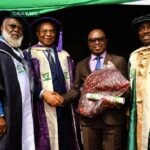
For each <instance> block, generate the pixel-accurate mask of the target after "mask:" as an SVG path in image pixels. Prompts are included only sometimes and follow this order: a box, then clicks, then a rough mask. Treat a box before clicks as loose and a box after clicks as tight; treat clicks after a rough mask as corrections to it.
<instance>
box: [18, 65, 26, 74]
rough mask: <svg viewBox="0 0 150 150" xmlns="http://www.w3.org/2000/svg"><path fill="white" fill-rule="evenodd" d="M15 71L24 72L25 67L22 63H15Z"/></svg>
mask: <svg viewBox="0 0 150 150" xmlns="http://www.w3.org/2000/svg"><path fill="white" fill-rule="evenodd" d="M17 72H18V73H22V72H25V69H24V67H23V66H22V65H17Z"/></svg>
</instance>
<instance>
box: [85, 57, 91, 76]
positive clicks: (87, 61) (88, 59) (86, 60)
mask: <svg viewBox="0 0 150 150" xmlns="http://www.w3.org/2000/svg"><path fill="white" fill-rule="evenodd" d="M90 59H91V56H89V57H87V58H86V59H85V68H86V70H87V72H88V74H90V73H92V71H91V69H90Z"/></svg>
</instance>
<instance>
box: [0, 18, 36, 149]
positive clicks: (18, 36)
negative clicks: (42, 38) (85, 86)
mask: <svg viewBox="0 0 150 150" xmlns="http://www.w3.org/2000/svg"><path fill="white" fill-rule="evenodd" d="M24 23H25V22H23V19H21V18H14V17H6V18H5V19H4V20H3V23H2V26H1V31H2V36H1V37H0V150H35V146H34V129H33V117H32V108H31V86H30V81H29V74H28V68H27V65H26V63H25V61H24V59H23V54H22V51H21V50H20V49H19V47H20V45H21V43H22V39H23V28H24V27H23V25H24Z"/></svg>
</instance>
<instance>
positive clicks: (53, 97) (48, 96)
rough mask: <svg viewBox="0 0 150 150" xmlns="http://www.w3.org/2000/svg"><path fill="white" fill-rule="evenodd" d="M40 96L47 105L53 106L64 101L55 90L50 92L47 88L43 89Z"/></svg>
mask: <svg viewBox="0 0 150 150" xmlns="http://www.w3.org/2000/svg"><path fill="white" fill-rule="evenodd" d="M42 98H43V100H44V101H45V102H47V103H48V104H49V105H51V106H55V107H57V106H61V105H62V103H63V101H64V99H63V97H62V96H61V95H60V94H58V93H57V92H51V91H47V90H44V91H43V93H42Z"/></svg>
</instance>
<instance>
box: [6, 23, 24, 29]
mask: <svg viewBox="0 0 150 150" xmlns="http://www.w3.org/2000/svg"><path fill="white" fill-rule="evenodd" d="M7 25H8V26H9V27H10V28H11V29H13V30H14V29H16V28H18V29H19V30H20V31H23V27H22V26H19V25H16V24H7Z"/></svg>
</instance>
